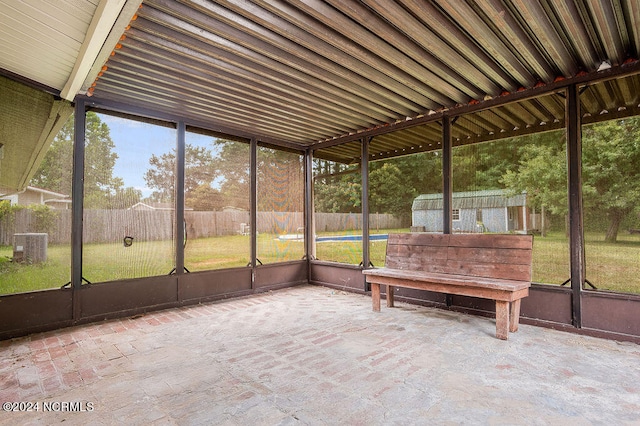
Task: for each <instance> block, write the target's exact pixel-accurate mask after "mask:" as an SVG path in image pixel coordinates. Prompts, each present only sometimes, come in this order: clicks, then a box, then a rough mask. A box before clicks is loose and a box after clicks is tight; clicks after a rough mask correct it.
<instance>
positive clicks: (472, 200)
mask: <svg viewBox="0 0 640 426" xmlns="http://www.w3.org/2000/svg"><path fill="white" fill-rule="evenodd" d="M526 201H527V195H526V193H522V194H515V195H511V194H510V193H509V192H507V191H504V190H502V189H489V190H483V191H466V192H454V193H453V194H452V203H451V208H453V209H490V208H499V207H517V206H524V205H525V203H526ZM419 210H442V194H422V195H419V196H417V197H416V198H415V199H414V200H413V205H412V206H411V211H419Z"/></svg>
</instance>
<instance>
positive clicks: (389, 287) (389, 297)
mask: <svg viewBox="0 0 640 426" xmlns="http://www.w3.org/2000/svg"><path fill="white" fill-rule="evenodd" d="M394 290H395V288H394V287H393V286H392V285H387V308H393V302H394V300H393V291H394Z"/></svg>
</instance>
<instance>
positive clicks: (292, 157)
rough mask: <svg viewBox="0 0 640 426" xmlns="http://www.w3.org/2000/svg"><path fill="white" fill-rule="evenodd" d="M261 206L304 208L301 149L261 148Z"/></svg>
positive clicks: (261, 208)
mask: <svg viewBox="0 0 640 426" xmlns="http://www.w3.org/2000/svg"><path fill="white" fill-rule="evenodd" d="M257 186H258V210H259V211H279V212H301V211H303V209H304V161H303V157H302V156H301V155H300V154H299V153H291V152H287V151H280V150H276V149H270V148H264V147H260V148H259V149H258V185H257Z"/></svg>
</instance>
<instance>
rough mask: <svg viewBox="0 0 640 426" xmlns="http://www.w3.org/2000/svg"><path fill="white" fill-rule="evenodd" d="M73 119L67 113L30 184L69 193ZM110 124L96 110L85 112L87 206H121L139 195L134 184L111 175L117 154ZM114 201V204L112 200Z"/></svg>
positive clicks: (134, 199)
mask: <svg viewBox="0 0 640 426" xmlns="http://www.w3.org/2000/svg"><path fill="white" fill-rule="evenodd" d="M73 125H74V120H73V116H71V117H69V119H68V120H67V122H66V123H65V125H64V126H63V127H62V129H61V130H60V132H59V133H58V134H57V135H56V137H55V138H54V140H53V142H52V143H51V146H50V148H49V150H48V151H47V153H46V155H45V158H44V160H43V161H42V163H41V164H40V167H39V169H38V171H37V172H36V173H35V174H34V177H33V178H32V179H31V182H30V185H33V186H36V187H39V188H42V189H47V190H49V191H54V192H59V193H62V194H67V195H71V185H72V165H73V139H74V128H73ZM109 133H110V131H109V126H107V124H106V123H103V122H102V120H100V117H99V116H98V114H96V113H95V112H91V111H90V112H87V114H86V131H85V170H84V205H85V207H86V208H113V207H114V205H118V207H117V208H122V207H124V206H126V205H131V204H126V205H122V204H123V203H136V202H138V201H139V200H140V197H141V196H142V194H141V192H140V191H138V190H136V189H134V188H125V187H124V182H123V180H122V178H119V177H114V176H113V168H114V166H115V163H116V160H117V159H118V154H116V153H115V152H113V149H114V148H115V144H114V143H113V141H112V140H111V136H110V134H109ZM114 203H115V204H114Z"/></svg>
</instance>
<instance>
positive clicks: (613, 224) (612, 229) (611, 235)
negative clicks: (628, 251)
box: [604, 211, 625, 243]
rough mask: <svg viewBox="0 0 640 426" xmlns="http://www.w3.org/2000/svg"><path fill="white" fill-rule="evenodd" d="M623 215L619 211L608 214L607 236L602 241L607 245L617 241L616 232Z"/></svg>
mask: <svg viewBox="0 0 640 426" xmlns="http://www.w3.org/2000/svg"><path fill="white" fill-rule="evenodd" d="M624 216H625V215H624V213H622V212H620V211H614V212H611V213H610V214H609V219H610V222H609V228H608V229H607V234H606V235H605V237H604V241H605V242H607V243H615V242H616V241H617V240H618V230H619V229H620V223H622V219H624Z"/></svg>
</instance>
